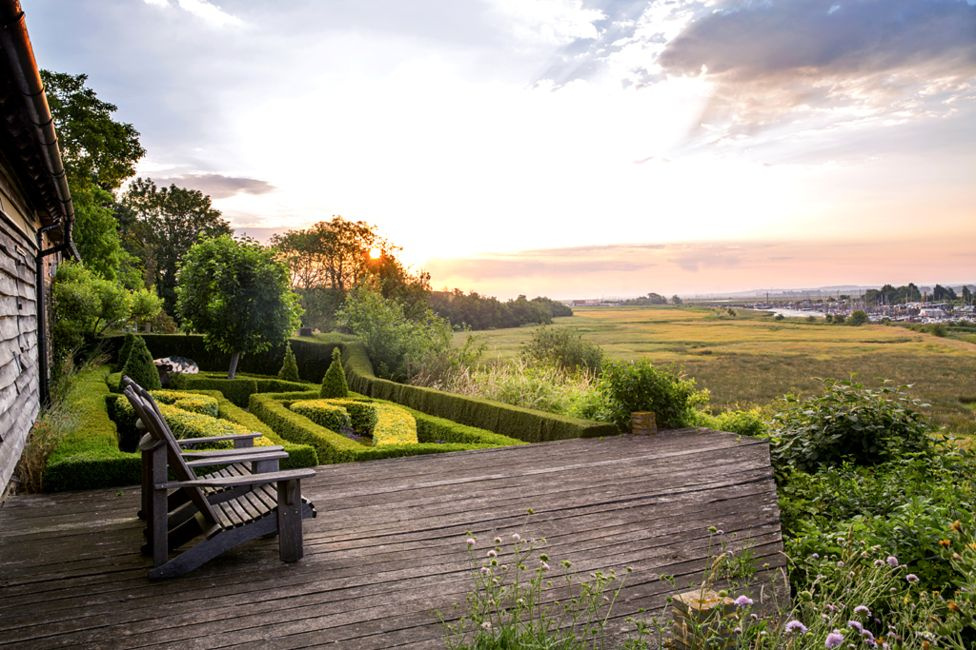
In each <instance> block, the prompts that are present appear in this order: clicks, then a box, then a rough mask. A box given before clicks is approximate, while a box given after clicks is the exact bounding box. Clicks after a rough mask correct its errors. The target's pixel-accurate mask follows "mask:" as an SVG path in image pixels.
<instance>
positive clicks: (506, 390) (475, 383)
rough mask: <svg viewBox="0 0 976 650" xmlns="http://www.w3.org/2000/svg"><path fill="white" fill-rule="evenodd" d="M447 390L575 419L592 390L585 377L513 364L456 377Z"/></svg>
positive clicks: (551, 368) (554, 368) (520, 362)
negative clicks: (571, 415)
mask: <svg viewBox="0 0 976 650" xmlns="http://www.w3.org/2000/svg"><path fill="white" fill-rule="evenodd" d="M448 390H450V391H451V392H454V393H460V394H463V395H473V396H478V397H483V398H486V399H491V400H496V401H498V402H504V403H505V404H512V405H515V406H521V407H524V408H531V409H538V410H540V411H548V412H550V413H561V414H564V415H570V414H573V415H575V414H576V413H577V412H578V411H579V410H580V409H581V408H582V407H581V406H580V403H581V402H583V401H584V400H585V399H586V398H587V396H588V394H590V393H593V392H595V391H596V388H595V385H594V381H593V379H592V377H591V376H590V375H589V374H587V373H579V372H569V371H566V370H563V369H561V368H559V367H557V366H555V365H530V364H529V363H527V362H526V361H524V360H517V361H512V362H510V363H505V364H495V365H491V366H488V367H486V368H483V369H479V370H475V371H469V372H466V373H464V374H463V375H459V376H457V377H456V378H455V381H454V382H453V383H452V384H451V385H450V386H449V387H448Z"/></svg>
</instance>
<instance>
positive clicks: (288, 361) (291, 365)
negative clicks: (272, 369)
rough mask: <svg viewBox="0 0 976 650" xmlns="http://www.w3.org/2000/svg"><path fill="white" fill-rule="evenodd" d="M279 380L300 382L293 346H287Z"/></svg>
mask: <svg viewBox="0 0 976 650" xmlns="http://www.w3.org/2000/svg"><path fill="white" fill-rule="evenodd" d="M278 378H279V379H284V380H285V381H298V380H299V378H298V362H297V361H295V352H294V351H293V350H292V349H291V345H289V344H288V343H286V344H285V358H284V359H282V361H281V370H279V371H278Z"/></svg>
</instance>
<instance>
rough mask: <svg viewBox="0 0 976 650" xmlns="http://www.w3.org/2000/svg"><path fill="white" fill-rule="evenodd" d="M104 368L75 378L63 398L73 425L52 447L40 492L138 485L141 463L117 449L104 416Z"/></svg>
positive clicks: (113, 430)
mask: <svg viewBox="0 0 976 650" xmlns="http://www.w3.org/2000/svg"><path fill="white" fill-rule="evenodd" d="M108 370H109V368H108V366H102V367H99V368H96V369H93V370H90V371H87V372H82V373H81V374H79V375H78V377H77V379H76V381H75V384H74V385H73V386H72V387H71V389H70V390H69V392H68V395H67V398H66V400H67V403H68V405H69V406H70V408H71V410H72V412H74V413H75V414H76V415H77V417H78V421H77V425H76V427H75V429H74V430H73V431H71V432H70V433H68V434H67V435H66V436H65V437H64V438H62V439H61V441H60V442H59V443H58V445H57V447H55V449H54V451H53V452H52V453H51V455H50V456H49V457H48V459H47V466H46V467H45V468H44V489H45V490H46V491H50V492H59V491H63V490H91V489H94V488H101V487H111V486H116V485H132V484H134V483H139V481H140V480H141V476H142V460H141V458H140V456H139V454H128V453H125V452H123V451H120V450H119V444H118V434H117V432H116V428H115V423H114V422H112V420H111V418H109V416H108V411H107V410H106V408H105V397H106V396H107V395H108V394H109V389H108V386H107V385H106V383H105V376H106V375H107V374H108Z"/></svg>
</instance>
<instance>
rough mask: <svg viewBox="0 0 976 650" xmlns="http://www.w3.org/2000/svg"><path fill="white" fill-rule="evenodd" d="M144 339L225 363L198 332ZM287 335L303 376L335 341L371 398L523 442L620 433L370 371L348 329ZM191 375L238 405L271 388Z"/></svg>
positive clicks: (262, 361) (160, 351)
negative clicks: (209, 380)
mask: <svg viewBox="0 0 976 650" xmlns="http://www.w3.org/2000/svg"><path fill="white" fill-rule="evenodd" d="M143 339H144V340H145V342H146V345H148V346H149V349H150V350H151V351H152V353H153V356H154V357H163V356H171V355H180V356H187V357H190V358H192V359H194V360H195V361H196V362H197V363H198V364H199V365H200V368H201V369H206V370H222V369H224V368H226V367H227V366H228V365H229V356H228V355H223V354H211V353H210V352H207V351H206V349H205V348H204V346H203V337H202V336H199V335H195V334H193V335H188V334H148V335H145V336H144V337H143ZM108 341H109V347H110V349H114V348H117V347H118V346H120V345H121V343H122V337H110V338H109V339H108ZM289 341H290V343H291V346H292V350H294V352H295V358H296V360H297V362H298V370H299V375H300V376H301V378H302V379H303V380H305V381H311V382H315V383H318V382H320V381H321V380H322V377H323V375H324V374H325V371H326V369H327V368H328V367H329V363H330V362H331V360H332V350H333V348H336V347H339V348H341V350H342V358H343V366H344V368H345V371H346V378H347V380H348V382H349V387H350V388H351V389H352V390H355V391H357V392H359V393H362V394H364V395H367V396H369V397H372V398H375V399H380V400H386V401H390V402H395V403H397V404H400V405H401V406H406V407H409V408H412V409H414V410H416V411H420V412H422V413H426V414H428V415H433V416H437V417H440V418H445V419H448V420H452V421H454V422H458V423H460V424H467V425H469V426H473V427H477V428H479V429H486V430H488V431H494V432H495V433H498V434H502V435H508V436H513V437H516V438H519V439H521V440H524V441H526V442H541V441H545V440H563V439H566V438H592V437H598V436H610V435H617V434H619V433H620V431H619V430H618V429H617V427H616V426H615V425H613V424H608V423H603V422H593V421H591V420H581V419H579V418H571V417H567V416H562V415H555V414H553V413H545V412H542V411H534V410H532V409H526V408H520V407H517V406H512V405H510V404H503V403H501V402H494V401H491V400H485V399H478V398H474V397H468V396H465V395H456V394H453V393H446V392H444V391H440V390H435V389H433V388H424V387H421V386H410V385H408V384H399V383H397V382H394V381H389V380H386V379H379V378H378V377H376V376H375V375H374V374H373V366H372V364H371V363H370V360H369V356H368V355H367V353H366V348H365V347H364V346H363V344H362V342H360V341H359V340H357V339H355V338H354V337H350V336H347V335H343V334H331V333H330V334H319V335H317V336H316V337H315V338H307V337H299V338H292V339H289ZM283 355H284V346H282V347H281V348H280V349H276V350H273V351H271V352H269V353H267V354H265V355H253V356H245V357H243V358H242V359H241V365H240V370H241V371H242V372H259V373H260V372H265V373H268V372H274V371H275V369H277V368H278V367H280V365H281V359H282V356H283ZM185 377H192V375H185ZM244 379H245V380H247V379H249V378H244ZM181 381H182V380H181ZM189 381H190V383H189V384H186V385H183V386H182V387H183V388H193V389H199V388H210V389H217V390H223V391H224V394H225V395H227V396H228V397H229V398H230V399H231V400H232V401H233V402H234V403H235V404H238V405H240V406H245V405H246V404H248V401H247V398H246V397H245V395H248V396H249V395H251V394H254V392H255V391H257V392H259V393H260V392H268V391H271V390H275V389H273V388H272V387H271V384H261V385H258V386H255V387H254V389H253V390H252V388H251V386H250V385H249V384H248V385H246V386H244V387H241V388H238V387H228V386H227V385H223V384H221V383H220V382H227V381H238V380H227V379H223V380H219V381H215V382H213V383H209V384H206V385H204V384H203V383H202V382H203V381H204V380H203V378H201V376H199V375H198V376H197V379H195V380H189ZM269 381H270V380H269ZM275 381H280V380H275ZM283 390H285V391H290V390H305V388H299V387H287V388H283Z"/></svg>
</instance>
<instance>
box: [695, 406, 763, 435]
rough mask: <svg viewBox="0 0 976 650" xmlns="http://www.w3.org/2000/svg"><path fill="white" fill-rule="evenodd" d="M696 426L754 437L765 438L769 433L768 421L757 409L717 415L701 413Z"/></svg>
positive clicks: (724, 412)
mask: <svg viewBox="0 0 976 650" xmlns="http://www.w3.org/2000/svg"><path fill="white" fill-rule="evenodd" d="M696 424H698V425H699V426H703V427H708V428H709V429H715V430H716V431H728V432H729V433H738V434H739V435H743V436H752V437H759V436H763V435H765V434H766V432H767V431H768V427H767V424H766V419H765V418H764V417H763V414H762V412H761V411H760V410H759V409H757V408H753V409H742V410H731V411H723V412H721V413H719V414H717V415H709V414H707V413H701V414H700V415H699V417H698V419H697V421H696Z"/></svg>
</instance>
